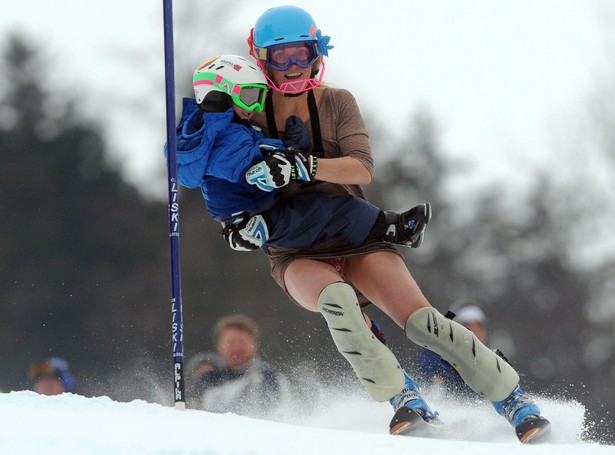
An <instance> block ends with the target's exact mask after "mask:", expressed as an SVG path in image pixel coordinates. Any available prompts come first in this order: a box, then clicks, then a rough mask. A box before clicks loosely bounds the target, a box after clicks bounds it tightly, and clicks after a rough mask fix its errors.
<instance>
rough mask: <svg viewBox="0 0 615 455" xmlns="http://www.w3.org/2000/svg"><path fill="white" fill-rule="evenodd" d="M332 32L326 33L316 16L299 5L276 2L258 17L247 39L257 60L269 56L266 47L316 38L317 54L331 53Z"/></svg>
mask: <svg viewBox="0 0 615 455" xmlns="http://www.w3.org/2000/svg"><path fill="white" fill-rule="evenodd" d="M330 39H331V38H330V37H329V36H323V35H322V33H321V31H320V30H319V29H318V27H317V26H316V21H314V18H313V17H312V16H311V15H310V14H309V13H308V12H307V11H305V10H304V9H301V8H299V7H297V6H276V7H274V8H270V9H268V10H267V11H265V12H264V13H263V14H261V16H260V17H259V18H258V20H257V21H256V24H255V25H254V28H253V29H252V32H251V34H250V38H249V39H248V43H249V44H250V54H251V55H252V56H253V57H255V58H256V59H257V60H266V59H267V49H266V48H268V47H270V46H274V45H276V44H285V43H295V42H301V41H302V42H309V41H315V45H316V50H317V52H318V54H322V55H324V56H328V55H329V52H328V51H329V49H332V48H333V46H329V40H330Z"/></svg>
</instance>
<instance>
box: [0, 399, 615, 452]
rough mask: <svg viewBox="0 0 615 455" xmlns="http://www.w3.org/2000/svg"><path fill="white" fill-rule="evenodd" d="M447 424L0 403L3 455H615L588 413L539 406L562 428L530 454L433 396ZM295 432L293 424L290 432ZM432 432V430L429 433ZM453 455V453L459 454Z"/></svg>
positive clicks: (474, 410) (383, 407)
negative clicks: (415, 427) (410, 427)
mask: <svg viewBox="0 0 615 455" xmlns="http://www.w3.org/2000/svg"><path fill="white" fill-rule="evenodd" d="M428 398H429V402H430V405H431V406H432V408H434V409H437V410H438V411H439V413H440V416H441V418H442V420H443V421H444V424H443V425H442V426H438V427H434V426H429V427H427V428H424V432H423V433H422V435H421V436H420V437H403V436H390V435H388V434H387V428H388V422H389V419H390V417H391V409H390V406H389V405H388V404H387V403H376V402H373V401H371V400H369V399H368V398H367V397H366V396H365V395H364V394H361V393H360V391H359V392H357V391H354V392H352V393H344V392H343V391H340V390H329V392H327V393H321V394H320V396H316V397H312V398H311V399H310V398H309V397H308V396H302V397H301V399H300V400H297V399H295V401H294V402H293V403H292V404H291V405H287V406H284V407H283V408H282V409H280V410H279V411H278V412H277V413H276V414H275V415H272V416H271V417H270V418H269V419H268V420H258V419H254V418H250V417H243V416H237V415H234V414H213V413H209V412H205V411H197V410H185V411H180V410H176V409H175V408H173V407H169V406H163V405H161V404H155V403H148V402H145V401H142V400H135V401H132V402H129V403H125V402H117V401H113V400H111V399H110V398H108V397H94V398H88V397H84V396H81V395H75V394H62V395H58V396H50V397H48V396H41V395H37V394H36V393H34V392H29V391H21V392H10V393H2V394H0V428H1V429H2V431H1V432H0V453H2V454H62V455H68V454H88V455H90V454H92V455H97V454H105V455H108V454H130V455H135V454H200V455H240V454H241V455H274V454H284V455H288V454H292V455H304V454H305V455H308V454H309V455H313V454H322V455H328V454H336V455H337V454H339V455H345V454H353V455H362V454H365V455H374V454H378V455H389V454H395V455H400V454H410V453H411V454H427V453H429V454H431V453H433V454H440V453H455V454H456V455H465V454H468V455H469V454H472V455H481V454H488V455H494V454H496V453H497V455H507V454H518V453H522V454H541V455H545V454H555V453H557V454H558V455H568V454H570V455H572V454H578V453H583V454H584V455H593V454H597V455H598V454H615V447H613V446H605V445H599V444H596V443H590V442H583V441H581V440H580V439H579V435H580V434H581V432H582V431H583V429H584V414H585V409H584V407H583V406H582V405H581V404H579V403H576V402H562V401H558V400H554V399H548V398H538V399H537V401H538V404H539V405H540V406H541V408H542V410H543V413H544V415H546V416H547V417H548V418H549V419H550V420H551V422H552V428H553V431H552V432H551V435H550V439H549V441H548V442H546V443H543V444H539V445H521V444H520V443H519V442H518V441H517V439H516V437H515V435H514V432H513V431H512V428H511V427H510V426H509V425H508V423H506V422H505V421H504V419H503V418H501V417H499V416H497V414H495V411H493V409H491V408H490V406H489V405H488V404H483V403H473V404H468V403H465V404H464V403H460V402H456V401H454V400H451V399H450V398H447V397H444V396H439V395H438V394H437V393H432V394H430V396H429V397H428ZM282 422H286V423H282ZM425 427H426V426H425ZM449 451H451V452H449Z"/></svg>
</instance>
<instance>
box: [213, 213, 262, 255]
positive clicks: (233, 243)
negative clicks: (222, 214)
mask: <svg viewBox="0 0 615 455" xmlns="http://www.w3.org/2000/svg"><path fill="white" fill-rule="evenodd" d="M222 236H223V237H224V238H225V240H226V241H227V242H228V244H229V245H230V247H231V248H232V249H233V250H235V251H253V250H258V249H259V248H260V247H262V246H263V245H264V244H265V243H267V240H269V223H268V222H267V220H266V219H265V217H264V216H263V215H254V216H253V217H251V218H249V219H248V221H247V222H245V223H244V222H242V223H241V224H227V225H225V226H224V228H223V229H222Z"/></svg>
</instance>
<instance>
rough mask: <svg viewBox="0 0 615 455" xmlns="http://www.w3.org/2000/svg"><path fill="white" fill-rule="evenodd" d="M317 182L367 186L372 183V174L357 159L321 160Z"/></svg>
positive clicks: (346, 157)
mask: <svg viewBox="0 0 615 455" xmlns="http://www.w3.org/2000/svg"><path fill="white" fill-rule="evenodd" d="M314 178H315V179H316V180H322V181H325V182H330V183H339V184H344V185H367V184H369V183H370V182H371V181H372V174H371V172H369V170H368V169H367V168H366V167H365V165H364V164H363V163H362V162H361V161H359V160H358V159H356V158H353V157H351V156H344V157H341V158H321V159H319V160H318V167H317V169H316V174H315V175H314Z"/></svg>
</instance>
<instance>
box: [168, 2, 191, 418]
mask: <svg viewBox="0 0 615 455" xmlns="http://www.w3.org/2000/svg"><path fill="white" fill-rule="evenodd" d="M162 7H163V20H164V70H165V91H166V106H167V112H166V115H167V156H168V158H167V170H168V176H169V243H170V247H171V314H172V324H171V332H172V333H171V334H172V340H173V387H174V394H173V396H174V400H175V408H176V409H180V410H183V409H186V397H185V380H184V372H183V369H184V323H183V315H182V296H181V273H180V261H179V192H178V190H179V188H178V186H177V144H176V141H175V65H174V55H173V2H172V0H162Z"/></svg>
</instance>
